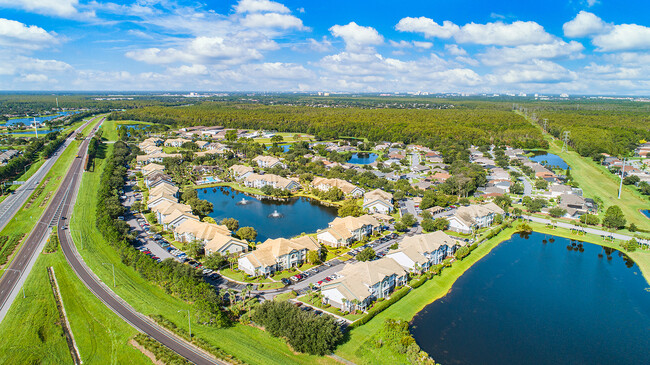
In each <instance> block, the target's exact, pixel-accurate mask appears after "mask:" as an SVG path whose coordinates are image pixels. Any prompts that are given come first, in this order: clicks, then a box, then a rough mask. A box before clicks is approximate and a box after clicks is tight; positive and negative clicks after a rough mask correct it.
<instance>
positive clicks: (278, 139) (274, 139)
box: [271, 134, 284, 143]
mask: <svg viewBox="0 0 650 365" xmlns="http://www.w3.org/2000/svg"><path fill="white" fill-rule="evenodd" d="M282 141H284V137H282V136H281V135H279V134H276V135H274V136H273V137H271V142H272V143H279V142H282Z"/></svg>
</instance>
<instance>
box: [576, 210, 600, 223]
mask: <svg viewBox="0 0 650 365" xmlns="http://www.w3.org/2000/svg"><path fill="white" fill-rule="evenodd" d="M580 222H582V223H584V224H588V225H590V226H596V225H598V224H600V219H598V217H597V216H596V215H594V214H589V213H587V214H583V215H581V216H580Z"/></svg>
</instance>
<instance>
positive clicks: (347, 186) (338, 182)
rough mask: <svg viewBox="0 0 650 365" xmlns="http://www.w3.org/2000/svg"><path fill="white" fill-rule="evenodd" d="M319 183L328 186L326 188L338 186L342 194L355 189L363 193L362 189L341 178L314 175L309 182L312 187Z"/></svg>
mask: <svg viewBox="0 0 650 365" xmlns="http://www.w3.org/2000/svg"><path fill="white" fill-rule="evenodd" d="M321 185H324V186H326V187H328V189H331V188H334V187H336V188H339V189H341V191H342V192H343V193H344V194H352V192H353V191H354V190H355V189H360V190H361V193H363V189H361V188H359V187H357V186H356V185H354V184H352V183H350V182H348V181H345V180H342V179H327V178H324V177H315V178H314V180H313V181H312V182H311V186H313V187H319V186H321Z"/></svg>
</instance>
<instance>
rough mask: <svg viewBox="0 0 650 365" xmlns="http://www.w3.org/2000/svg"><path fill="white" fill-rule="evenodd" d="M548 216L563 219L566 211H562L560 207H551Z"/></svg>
mask: <svg viewBox="0 0 650 365" xmlns="http://www.w3.org/2000/svg"><path fill="white" fill-rule="evenodd" d="M548 214H550V215H551V217H555V218H558V217H564V215H565V214H566V209H562V208H560V207H553V208H551V209H549V210H548Z"/></svg>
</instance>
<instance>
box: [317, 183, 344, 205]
mask: <svg viewBox="0 0 650 365" xmlns="http://www.w3.org/2000/svg"><path fill="white" fill-rule="evenodd" d="M322 196H323V198H325V199H326V200H329V201H333V202H337V201H339V200H343V198H345V194H343V191H341V189H339V188H337V187H333V188H330V189H329V190H327V192H325V194H323V195H322Z"/></svg>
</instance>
